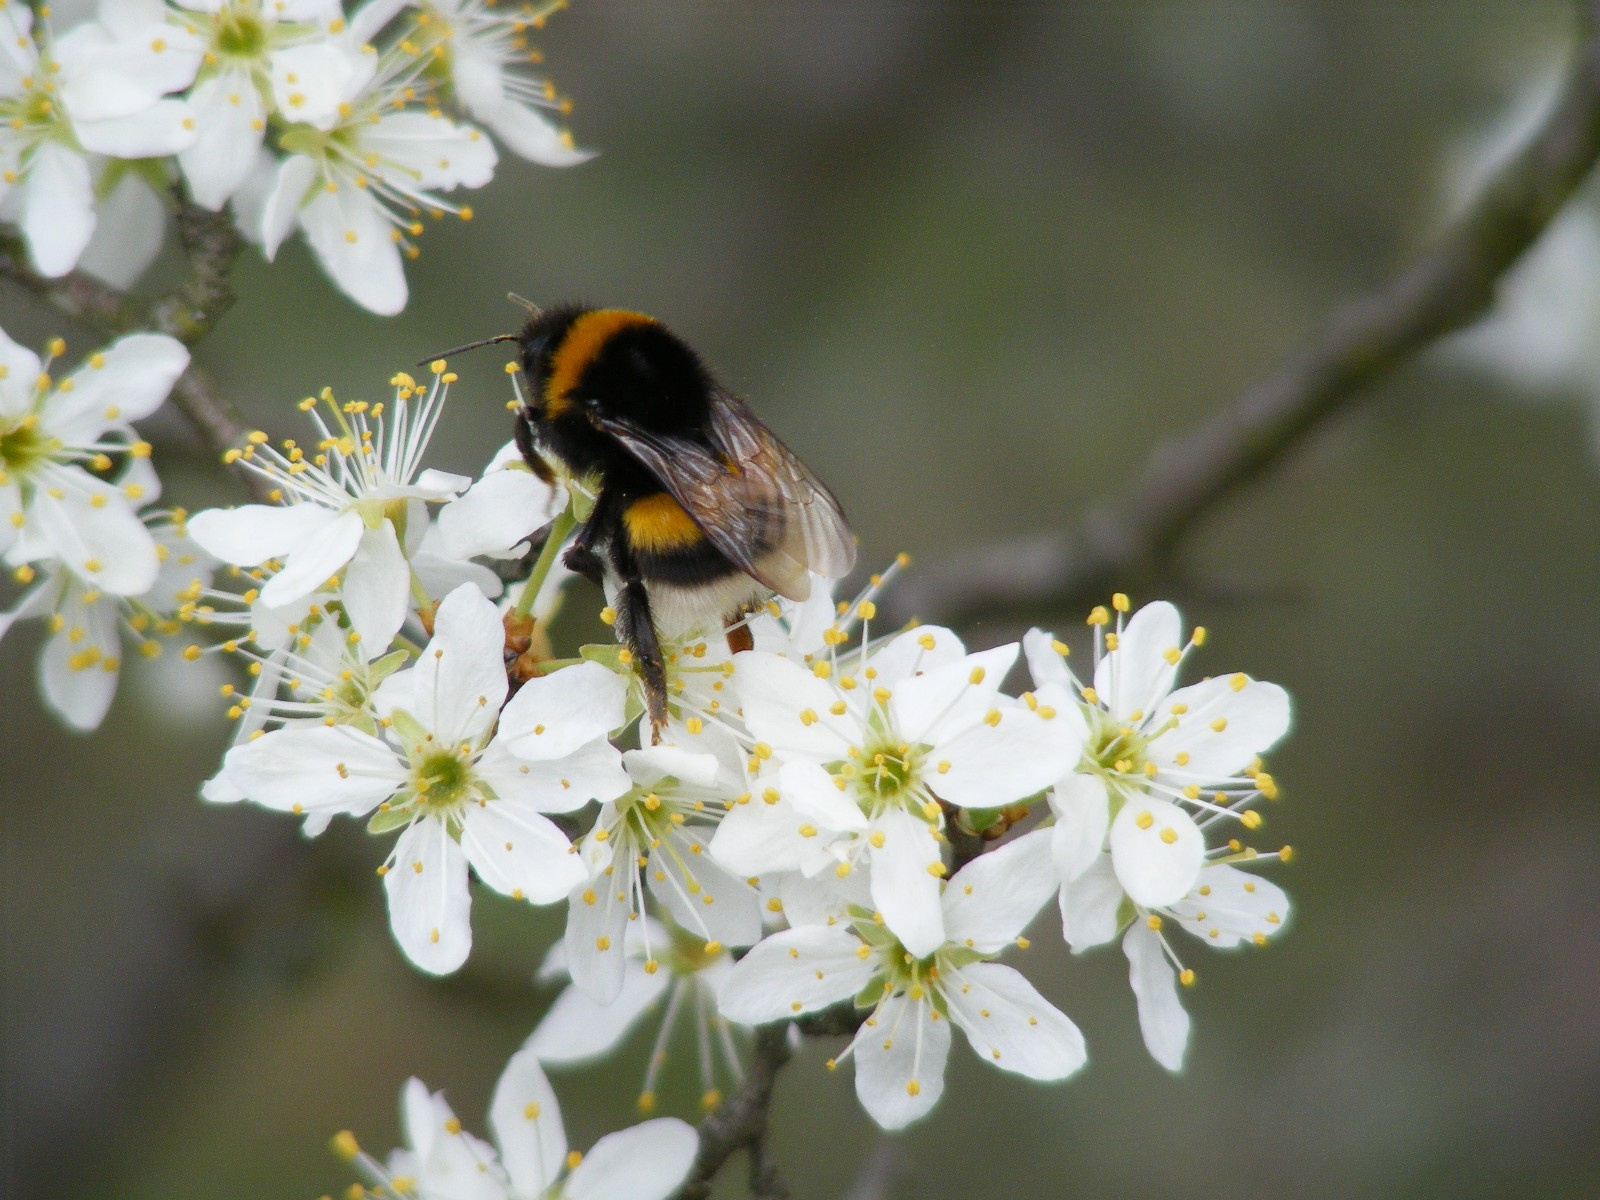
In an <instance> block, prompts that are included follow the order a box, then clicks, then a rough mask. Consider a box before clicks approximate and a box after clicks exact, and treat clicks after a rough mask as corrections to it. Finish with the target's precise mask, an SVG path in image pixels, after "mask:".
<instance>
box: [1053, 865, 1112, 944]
mask: <svg viewBox="0 0 1600 1200" xmlns="http://www.w3.org/2000/svg"><path fill="white" fill-rule="evenodd" d="M1122 902H1123V892H1122V884H1121V883H1120V882H1118V880H1117V873H1116V871H1114V870H1113V869H1112V867H1111V856H1110V855H1109V854H1102V855H1101V856H1100V857H1099V858H1098V859H1096V860H1095V863H1094V865H1093V866H1091V867H1090V868H1089V869H1088V870H1087V871H1085V872H1084V873H1083V874H1082V875H1079V876H1078V877H1077V878H1076V879H1074V880H1073V881H1072V882H1071V883H1069V884H1067V885H1066V886H1065V887H1063V888H1062V889H1061V934H1062V936H1063V937H1065V938H1066V941H1067V945H1069V946H1071V947H1072V949H1073V950H1074V951H1075V952H1078V953H1081V952H1082V951H1084V950H1087V949H1089V948H1090V947H1091V946H1099V945H1101V944H1103V943H1105V942H1109V941H1110V940H1111V939H1112V938H1114V937H1116V936H1117V929H1118V928H1119V927H1120V926H1121V912H1122Z"/></svg>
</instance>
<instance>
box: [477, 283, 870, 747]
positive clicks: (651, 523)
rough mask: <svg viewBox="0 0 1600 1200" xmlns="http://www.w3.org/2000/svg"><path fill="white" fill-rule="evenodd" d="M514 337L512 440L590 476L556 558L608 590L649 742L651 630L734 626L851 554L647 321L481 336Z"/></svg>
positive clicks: (830, 500) (653, 680)
mask: <svg viewBox="0 0 1600 1200" xmlns="http://www.w3.org/2000/svg"><path fill="white" fill-rule="evenodd" d="M513 339H514V340H515V341H517V342H518V343H519V345H520V346H521V367H522V374H523V376H524V380H525V383H526V385H527V391H526V396H525V403H524V404H523V405H522V406H521V407H520V408H519V409H518V411H517V417H516V422H517V423H516V437H517V445H518V447H519V448H520V449H521V451H522V455H523V457H524V458H525V459H526V460H527V462H528V465H529V466H530V467H531V468H533V469H534V470H535V471H540V470H542V469H544V464H543V462H542V460H541V452H543V453H545V454H548V455H550V456H552V457H554V458H556V459H558V460H559V461H560V462H561V463H562V464H563V465H564V466H565V467H566V468H567V469H568V470H569V471H570V472H571V473H572V474H573V475H574V476H575V477H577V478H580V479H583V478H587V479H589V480H591V481H592V483H593V485H594V486H595V489H596V491H595V503H594V508H593V509H592V510H591V512H590V514H589V516H588V518H587V519H586V520H584V521H583V523H582V524H581V525H580V526H579V527H578V529H577V532H576V534H575V535H574V537H573V540H572V543H571V545H570V547H569V548H568V549H567V551H566V554H565V556H564V561H565V562H566V564H567V566H568V567H570V568H571V569H572V570H573V571H575V572H577V573H578V574H580V575H583V576H585V577H586V578H588V579H590V580H592V581H594V582H595V583H597V584H600V585H601V586H607V585H609V587H610V589H611V590H612V591H613V592H614V594H615V596H616V599H615V601H614V608H615V610H616V614H617V621H616V630H617V635H618V637H619V638H620V640H621V641H622V642H623V644H624V645H625V646H626V647H627V648H628V650H629V651H630V653H631V655H632V657H633V662H634V666H635V669H636V670H637V671H638V674H639V678H640V680H641V681H642V683H643V688H644V696H645V704H646V707H647V709H648V711H649V716H650V724H651V738H652V741H659V740H660V734H661V729H662V727H663V726H665V724H666V721H667V683H666V667H665V663H664V661H663V656H662V651H661V638H660V636H659V631H660V630H661V629H666V630H669V631H674V632H676V631H682V630H685V629H687V628H689V627H691V626H693V625H695V624H698V623H701V622H704V621H706V620H714V619H718V618H721V619H722V620H723V621H724V622H727V623H730V624H731V623H735V622H737V621H738V619H739V618H740V617H742V616H743V615H744V614H745V613H747V612H748V611H749V610H750V609H751V608H753V607H754V606H755V605H756V604H758V603H759V602H760V601H761V600H763V599H765V598H767V597H768V596H770V595H771V594H772V593H774V592H775V593H777V594H778V595H780V596H785V597H787V598H788V599H790V600H804V599H806V597H807V596H808V595H810V592H811V578H810V574H809V572H813V571H814V572H816V573H817V574H818V575H821V576H824V577H826V578H829V579H838V578H840V577H842V576H843V575H845V574H847V573H848V572H849V570H850V568H851V567H852V566H853V565H854V564H855V542H854V539H853V538H852V536H851V533H850V527H849V525H848V524H847V523H846V521H845V518H844V514H843V512H841V511H840V508H839V502H838V501H837V500H835V499H834V497H833V494H832V493H831V492H829V491H828V489H827V488H826V487H825V486H824V485H823V484H822V482H821V481H820V480H819V479H818V478H817V477H816V476H815V475H814V474H813V473H812V472H811V471H810V469H809V468H807V467H806V465H805V464H804V463H802V462H801V461H800V460H799V459H798V458H796V457H795V455H794V454H793V452H792V451H790V450H789V449H788V447H786V446H785V445H784V444H783V443H782V442H780V441H779V440H778V439H777V437H776V436H774V434H773V433H772V431H771V430H770V429H768V428H767V427H766V426H765V425H764V424H762V423H761V421H760V419H759V418H757V417H756V415H755V414H754V413H753V412H751V411H750V409H749V407H748V406H746V404H745V403H744V401H742V400H740V399H739V398H738V397H736V396H734V395H733V394H732V393H731V392H729V391H728V390H727V389H726V388H724V387H722V386H721V385H720V384H719V383H717V381H716V380H715V379H714V378H713V377H712V375H711V373H710V372H709V371H708V370H707V369H706V367H705V365H704V364H703V363H702V362H701V360H700V357H699V356H698V355H697V354H696V353H695V352H694V351H693V350H692V349H690V348H689V346H687V345H686V344H685V343H684V342H683V341H682V340H681V339H679V338H678V337H677V336H675V335H674V334H672V333H670V332H669V331H668V330H667V329H666V328H665V327H663V326H662V325H661V324H660V323H659V322H657V321H656V320H655V319H654V318H652V317H648V316H646V315H644V314H643V313H637V312H630V311H627V310H625V309H616V308H582V307H564V308H558V309H553V310H550V311H547V312H538V311H535V312H534V314H533V316H532V317H531V318H530V319H529V321H528V323H527V324H526V325H525V326H524V327H523V329H522V331H521V332H520V333H518V334H515V335H506V336H505V337H503V338H496V339H492V340H495V341H501V340H513ZM735 632H737V633H739V634H743V637H744V641H743V645H745V646H748V644H749V643H748V633H747V631H745V630H743V629H739V630H737V631H735ZM729 641H730V645H734V646H735V648H738V647H739V644H740V643H739V642H736V641H735V638H734V635H733V633H730V636H729Z"/></svg>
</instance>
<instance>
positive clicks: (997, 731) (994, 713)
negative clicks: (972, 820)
mask: <svg viewBox="0 0 1600 1200" xmlns="http://www.w3.org/2000/svg"><path fill="white" fill-rule="evenodd" d="M914 682H918V683H920V682H921V680H916V681H914ZM907 686H909V685H907ZM974 690H976V689H974ZM995 700H996V706H995V707H991V708H988V710H987V714H980V716H979V719H978V720H975V721H972V722H971V723H970V724H968V725H967V726H966V727H965V728H962V729H960V730H959V731H957V732H955V734H954V736H952V737H949V738H947V739H946V738H941V739H940V740H939V741H937V742H935V743H934V745H933V746H932V747H931V748H930V749H929V751H928V760H929V761H930V762H932V763H934V764H936V765H942V764H944V763H949V764H950V768H949V770H947V771H943V772H942V773H940V774H937V775H935V774H930V775H929V776H928V785H929V786H930V787H931V788H932V789H933V790H934V792H936V793H937V794H938V795H939V796H940V797H941V798H942V799H945V800H948V801H949V802H950V803H951V804H959V805H961V806H962V807H977V808H998V807H1000V806H1001V805H1003V804H1011V803H1014V802H1016V801H1018V800H1022V799H1025V798H1026V797H1028V796H1032V795H1036V794H1037V793H1039V792H1042V791H1043V790H1044V789H1045V788H1047V787H1049V786H1050V785H1051V784H1052V783H1055V782H1056V781H1057V780H1059V779H1061V778H1062V777H1063V776H1065V775H1066V774H1067V772H1068V771H1070V770H1071V769H1072V768H1073V767H1074V766H1075V765H1076V764H1077V762H1078V760H1079V758H1080V757H1081V756H1082V750H1083V747H1082V744H1081V743H1080V742H1079V741H1078V740H1077V738H1076V737H1075V736H1074V733H1075V726H1074V725H1073V723H1072V722H1070V721H1063V720H1061V719H1060V717H1059V715H1058V716H1055V717H1052V718H1050V719H1048V720H1046V719H1045V718H1044V717H1042V716H1040V715H1039V714H1038V712H1036V711H1034V710H1032V709H1030V708H1028V707H1027V706H1026V705H1025V704H1022V703H1019V702H1017V701H1014V700H1010V699H1008V698H1006V697H996V698H995ZM984 715H989V716H990V720H992V721H994V723H993V724H990V723H989V721H987V720H984V719H982V717H983V716H984ZM941 726H942V727H943V728H946V729H949V728H952V725H951V723H948V722H941Z"/></svg>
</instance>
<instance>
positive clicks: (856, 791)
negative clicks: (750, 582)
mask: <svg viewBox="0 0 1600 1200" xmlns="http://www.w3.org/2000/svg"><path fill="white" fill-rule="evenodd" d="M830 644H833V645H836V644H837V641H836V640H834V639H832V638H830ZM1016 656H1017V646H1016V645H1015V644H1014V643H1013V644H1011V645H1006V646H999V647H996V648H995V649H992V650H985V651H981V652H979V653H976V654H967V653H966V652H965V649H964V648H963V647H962V645H961V642H960V640H959V639H958V638H956V636H955V635H954V634H953V633H951V632H950V631H949V630H946V629H939V628H935V627H929V628H923V629H917V630H912V631H910V632H908V633H904V634H901V635H900V636H898V637H896V638H894V639H893V640H891V641H890V642H889V643H888V644H887V645H884V646H882V647H881V648H880V649H877V650H876V651H875V652H871V653H868V652H867V650H865V649H863V650H862V651H861V652H859V653H857V654H853V655H850V656H848V657H847V656H844V655H830V656H826V657H821V658H818V659H817V660H816V661H815V662H813V663H812V664H811V666H810V667H809V668H808V667H806V666H803V665H801V664H800V663H797V662H795V661H793V660H792V659H788V658H784V657H781V656H779V655H775V654H770V653H762V652H760V651H753V652H749V653H745V654H741V655H739V656H737V658H736V660H735V671H734V676H733V680H732V682H733V686H734V689H735V691H736V692H737V694H738V698H739V702H740V706H741V709H742V712H743V720H744V724H745V726H746V727H747V729H748V730H749V734H750V736H751V737H752V738H753V739H755V742H754V749H753V753H754V755H755V757H756V758H757V759H769V758H770V759H771V760H772V762H773V763H775V764H777V772H776V779H775V786H773V784H770V783H769V787H770V792H765V791H764V793H763V795H762V797H761V801H762V802H760V803H751V804H746V805H740V806H738V807H736V808H734V809H733V810H732V811H730V812H729V814H728V816H727V818H726V819H725V820H724V821H723V822H722V824H721V825H720V826H719V828H718V830H717V833H716V837H715V839H714V841H713V843H712V851H713V853H714V854H716V855H717V857H718V858H719V859H721V860H722V861H723V862H725V863H726V864H727V865H728V866H729V867H731V868H732V869H733V870H735V871H737V872H739V873H740V874H745V875H761V874H765V873H767V872H771V871H785V870H799V871H802V872H803V873H805V874H807V875H813V876H814V875H817V874H819V873H821V872H823V871H832V872H835V873H836V874H837V875H840V876H843V875H848V874H849V873H850V872H852V871H854V870H856V869H858V868H861V867H868V868H870V871H871V888H872V899H873V905H874V907H875V908H876V909H877V910H878V911H880V912H881V913H882V914H883V916H884V919H885V921H886V922H887V923H888V926H889V929H890V930H891V931H892V932H893V933H894V934H895V935H896V936H897V937H899V938H900V940H901V941H903V942H904V943H905V945H906V947H907V948H908V949H909V950H910V951H911V952H912V953H913V954H915V955H919V956H921V955H926V954H929V953H932V952H933V950H935V949H936V948H937V947H938V946H940V945H941V944H942V943H943V942H944V940H945V937H944V929H943V926H942V922H941V917H940V911H941V910H940V905H939V887H940V878H941V876H942V875H943V873H944V869H945V868H944V863H943V859H942V829H943V826H944V810H943V807H942V803H945V804H950V805H955V806H962V807H967V806H971V807H979V808H998V807H1000V806H1002V805H1006V804H1011V803H1014V802H1016V801H1019V800H1022V799H1024V798H1026V797H1029V796H1032V795H1034V794H1036V793H1038V792H1040V791H1041V790H1043V789H1044V788H1045V787H1047V786H1048V785H1049V784H1050V783H1052V782H1053V781H1055V780H1057V779H1059V778H1061V776H1062V775H1063V774H1064V773H1065V772H1066V771H1067V770H1068V769H1069V768H1070V766H1071V765H1072V762H1073V757H1074V755H1075V754H1076V746H1075V745H1074V744H1073V743H1072V742H1071V740H1070V732H1071V731H1070V730H1067V729H1058V728H1057V727H1056V722H1054V721H1053V719H1052V718H1053V717H1054V715H1055V714H1054V712H1053V710H1051V709H1050V708H1049V707H1047V706H1040V705H1038V704H1032V705H1030V704H1028V703H1026V702H1024V701H1020V700H1016V699H1013V698H1011V697H1008V696H1005V695H1002V694H1001V693H1000V690H999V689H1000V685H1001V682H1002V680H1003V679H1004V676H1005V674H1006V672H1007V671H1008V670H1009V669H1010V667H1011V665H1012V663H1013V662H1014V661H1015V659H1016Z"/></svg>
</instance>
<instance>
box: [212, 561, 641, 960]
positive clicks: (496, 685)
mask: <svg viewBox="0 0 1600 1200" xmlns="http://www.w3.org/2000/svg"><path fill="white" fill-rule="evenodd" d="M504 642H505V633H504V627H503V626H502V624H501V621H500V616H499V614H498V613H497V612H496V611H495V608H494V605H493V604H491V603H490V602H489V600H488V599H487V598H485V597H484V595H483V594H482V593H481V592H479V591H478V590H477V589H476V588H474V587H473V586H472V585H470V584H466V585H463V586H462V587H460V588H458V589H457V590H456V591H454V592H452V593H451V594H450V595H449V596H448V597H446V598H445V600H444V602H443V603H442V604H440V606H439V610H438V613H437V615H436V617H435V620H434V636H433V639H432V641H430V642H429V643H428V645H427V646H426V647H425V648H424V649H423V651H422V654H421V656H420V658H419V659H418V660H417V664H416V666H414V667H411V668H409V669H407V670H404V671H401V672H399V673H397V674H394V675H391V676H390V677H389V678H388V679H386V680H384V682H383V683H382V684H381V685H380V686H379V688H378V691H377V694H376V695H375V697H374V698H373V704H374V713H375V716H376V720H377V724H378V726H379V732H378V734H376V735H374V734H371V733H367V732H364V731H363V730H361V729H359V728H357V727H356V726H355V725H354V724H337V723H336V724H331V725H330V724H311V725H292V726H288V727H285V728H281V729H277V730H273V731H271V732H268V733H264V734H262V735H261V736H260V737H257V738H254V739H253V740H251V741H247V742H245V743H243V744H241V745H238V746H235V747H234V748H233V749H232V750H230V751H229V752H228V755H227V757H226V759H225V760H224V763H223V772H222V776H221V780H222V785H223V786H225V787H226V788H227V789H229V790H230V791H231V792H237V794H239V795H241V796H243V797H244V798H245V799H247V800H251V801H253V802H255V803H257V804H261V805H263V806H265V807H267V808H276V809H279V810H284V811H289V812H293V813H297V814H304V815H306V816H307V817H308V822H309V823H312V828H313V830H320V828H321V827H323V826H325V825H326V824H327V821H328V819H329V818H331V817H332V816H335V815H338V814H341V813H343V814H346V815H349V816H364V815H366V814H368V813H372V812H373V811H374V810H377V811H376V812H375V814H374V815H373V818H372V820H371V822H370V823H369V825H368V828H369V831H371V832H373V833H384V832H387V831H389V830H393V829H400V830H401V833H400V838H399V840H398V841H397V842H396V844H395V846H394V849H393V850H392V851H391V853H390V855H389V858H388V861H387V862H386V863H385V865H384V866H383V867H382V868H380V873H381V874H382V875H383V877H384V887H385V891H386V893H387V895H388V899H389V916H390V924H391V925H392V927H393V929H394V935H395V939H396V940H397V941H398V942H399V943H400V947H401V949H402V950H404V951H405V953H406V955H407V956H408V957H409V958H410V959H411V960H412V961H413V962H414V963H416V964H417V966H419V967H421V968H422V969H423V970H425V971H429V972H431V973H433V974H447V973H449V972H451V971H454V970H455V969H456V968H457V967H459V966H460V965H461V964H462V962H464V961H465V960H466V957H467V953H468V951H469V950H470V948H471V941H472V934H471V928H470V925H469V923H468V913H469V909H470V906H471V899H470V897H469V895H468V891H467V868H468V866H469V865H470V866H471V868H472V870H473V872H474V873H475V874H476V875H477V876H478V878H479V879H480V880H481V881H482V882H484V883H485V884H487V885H488V886H489V887H491V888H493V889H494V890H496V891H498V892H501V893H503V894H505V895H509V896H511V897H513V898H514V899H519V900H529V901H531V902H533V903H537V904H549V903H552V902H554V901H556V900H559V899H561V898H562V897H564V896H566V894H567V893H568V892H569V891H570V890H571V889H572V888H573V886H574V885H575V884H576V883H577V882H578V881H579V880H580V879H582V878H583V875H584V869H583V866H582V864H581V863H580V861H579V859H578V856H577V854H576V853H575V851H574V850H573V847H572V845H571V843H570V842H569V841H568V840H567V837H566V835H565V834H563V833H562V832H561V831H560V829H558V828H557V827H556V826H555V825H554V824H553V823H552V822H551V821H550V820H549V818H548V817H547V816H546V815H545V814H547V813H562V812H571V811H573V810H575V809H578V808H582V807H583V806H584V805H585V804H587V803H589V802H590V801H592V800H607V799H610V798H612V797H614V796H616V795H618V794H619V793H620V792H622V791H623V790H624V789H625V788H626V787H627V786H628V777H627V775H626V773H625V772H624V771H623V770H622V765H621V759H620V755H619V754H618V752H617V750H616V749H615V748H614V747H613V746H612V745H611V744H610V743H609V742H608V741H607V735H608V734H609V733H610V732H611V731H612V730H614V729H616V728H617V727H618V726H620V725H621V724H622V719H623V700H624V695H625V692H626V685H625V684H624V683H623V681H622V680H621V679H620V678H619V677H618V676H616V675H615V674H613V673H612V672H610V671H607V670H606V669H605V668H604V667H601V666H598V665H597V664H594V663H583V664H580V665H577V666H574V667H569V668H567V669H565V670H562V671H558V672H556V673H555V674H553V675H549V676H546V677H544V678H540V679H534V680H531V681H530V682H528V683H527V684H525V685H524V686H523V687H522V689H521V690H520V691H518V692H517V694H516V695H515V696H513V697H512V698H511V700H510V701H509V703H507V702H506V699H505V698H506V695H507V692H508V690H509V689H508V685H507V681H506V673H505V665H504V659H503V656H502V650H503V646H504ZM503 703H504V709H503V710H502V708H501V705H502V704H503Z"/></svg>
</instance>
